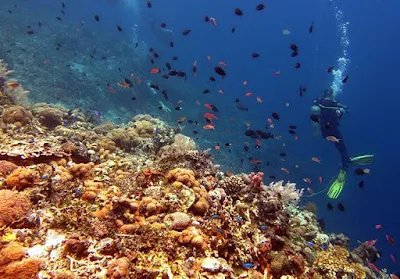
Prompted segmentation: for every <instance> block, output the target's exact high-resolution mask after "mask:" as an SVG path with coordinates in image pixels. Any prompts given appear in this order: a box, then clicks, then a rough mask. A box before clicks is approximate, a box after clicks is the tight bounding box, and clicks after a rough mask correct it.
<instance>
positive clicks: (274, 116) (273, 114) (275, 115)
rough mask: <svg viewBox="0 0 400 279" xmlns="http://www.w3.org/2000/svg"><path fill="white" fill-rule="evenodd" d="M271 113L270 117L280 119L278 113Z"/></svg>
mask: <svg viewBox="0 0 400 279" xmlns="http://www.w3.org/2000/svg"><path fill="white" fill-rule="evenodd" d="M271 115H272V117H273V118H275V119H276V120H279V119H281V118H280V117H279V115H278V114H277V113H276V112H273V113H272V114H271Z"/></svg>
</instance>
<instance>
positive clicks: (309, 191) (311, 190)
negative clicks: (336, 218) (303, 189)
mask: <svg viewBox="0 0 400 279" xmlns="http://www.w3.org/2000/svg"><path fill="white" fill-rule="evenodd" d="M307 192H308V193H309V194H310V195H312V194H314V191H313V189H311V188H310V187H308V188H307Z"/></svg>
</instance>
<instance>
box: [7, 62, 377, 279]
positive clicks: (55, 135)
mask: <svg viewBox="0 0 400 279" xmlns="http://www.w3.org/2000/svg"><path fill="white" fill-rule="evenodd" d="M4 66H5V65H4V64H2V63H1V61H0V85H1V84H2V85H1V86H0V87H1V90H2V92H3V91H4V92H5V93H6V94H3V93H4V92H3V93H2V94H3V95H1V96H0V101H1V109H2V111H3V114H2V121H1V124H2V129H1V133H0V139H1V144H0V212H1V214H0V240H1V241H0V277H1V278H6V279H8V278H10V279H11V278H23V279H24V278H54V279H72V278H121V279H122V278H138V279H141V278H143V279H144V278H163V279H164V278H177V279H183V278H243V279H244V278H263V279H271V278H315V279H318V278H364V277H366V276H367V277H368V278H375V277H374V275H373V274H372V273H371V272H369V271H368V269H364V267H363V264H364V263H365V262H367V261H368V262H374V261H375V260H376V257H377V255H378V253H377V250H376V248H375V247H373V246H371V247H367V246H366V245H365V244H362V245H360V246H359V247H358V248H356V249H355V250H354V251H353V252H352V253H349V251H348V250H347V247H348V244H349V239H348V238H347V237H346V236H344V235H343V234H337V235H333V234H331V235H329V236H328V235H327V234H325V233H324V232H323V231H322V230H321V226H320V222H318V220H317V217H316V209H315V206H314V205H312V204H309V205H307V206H306V207H305V208H303V207H299V206H298V202H299V200H300V198H301V196H302V193H303V191H302V190H298V189H296V185H295V184H294V183H286V184H285V183H284V182H283V181H278V182H272V183H271V184H269V185H264V183H263V179H264V173H262V172H258V171H254V172H252V173H248V174H246V173H241V174H232V173H231V174H228V173H224V172H222V171H220V170H219V169H220V167H219V166H218V165H216V164H215V163H214V161H213V158H212V157H211V155H210V150H203V151H202V150H199V149H198V147H197V146H196V144H195V143H194V141H193V140H192V139H190V138H189V137H186V136H184V135H182V134H179V132H180V130H181V129H180V128H179V127H177V128H175V127H171V126H169V125H168V124H166V123H165V122H163V121H162V120H160V119H157V118H154V117H152V116H150V115H137V116H135V117H134V118H133V119H132V120H131V121H130V122H128V123H126V124H118V125H117V124H114V123H111V122H102V119H101V115H99V114H98V113H97V112H95V111H94V112H93V111H92V112H82V111H81V110H80V109H66V108H63V107H61V106H53V105H49V104H45V103H38V104H24V103H20V102H17V99H18V100H21V98H19V97H17V96H16V95H15V96H14V97H15V98H14V97H12V94H14V93H16V92H17V91H16V90H15V89H16V88H20V89H18V90H23V89H22V86H20V85H18V86H17V85H16V84H15V83H14V86H15V87H14V88H13V89H11V88H8V87H7V86H6V85H5V84H6V83H5V81H10V79H9V77H8V75H9V74H11V73H7V70H6V68H5V67H4ZM18 92H19V93H18V94H20V93H21V94H22V95H19V96H23V92H25V91H18ZM346 276H347V277H346Z"/></svg>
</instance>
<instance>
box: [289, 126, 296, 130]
mask: <svg viewBox="0 0 400 279" xmlns="http://www.w3.org/2000/svg"><path fill="white" fill-rule="evenodd" d="M289 129H292V130H295V129H297V127H296V126H295V125H290V126H289Z"/></svg>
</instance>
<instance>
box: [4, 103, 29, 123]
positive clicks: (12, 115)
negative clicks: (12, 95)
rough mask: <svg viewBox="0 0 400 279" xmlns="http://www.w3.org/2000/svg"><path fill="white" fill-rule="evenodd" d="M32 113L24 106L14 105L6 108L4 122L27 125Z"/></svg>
mask: <svg viewBox="0 0 400 279" xmlns="http://www.w3.org/2000/svg"><path fill="white" fill-rule="evenodd" d="M32 118H33V115H32V113H31V112H30V111H29V110H27V109H25V108H24V107H22V106H13V107H9V108H7V109H5V110H4V114H3V122H4V123H7V124H19V125H22V126H23V125H26V124H29V123H30V122H31V120H32Z"/></svg>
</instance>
